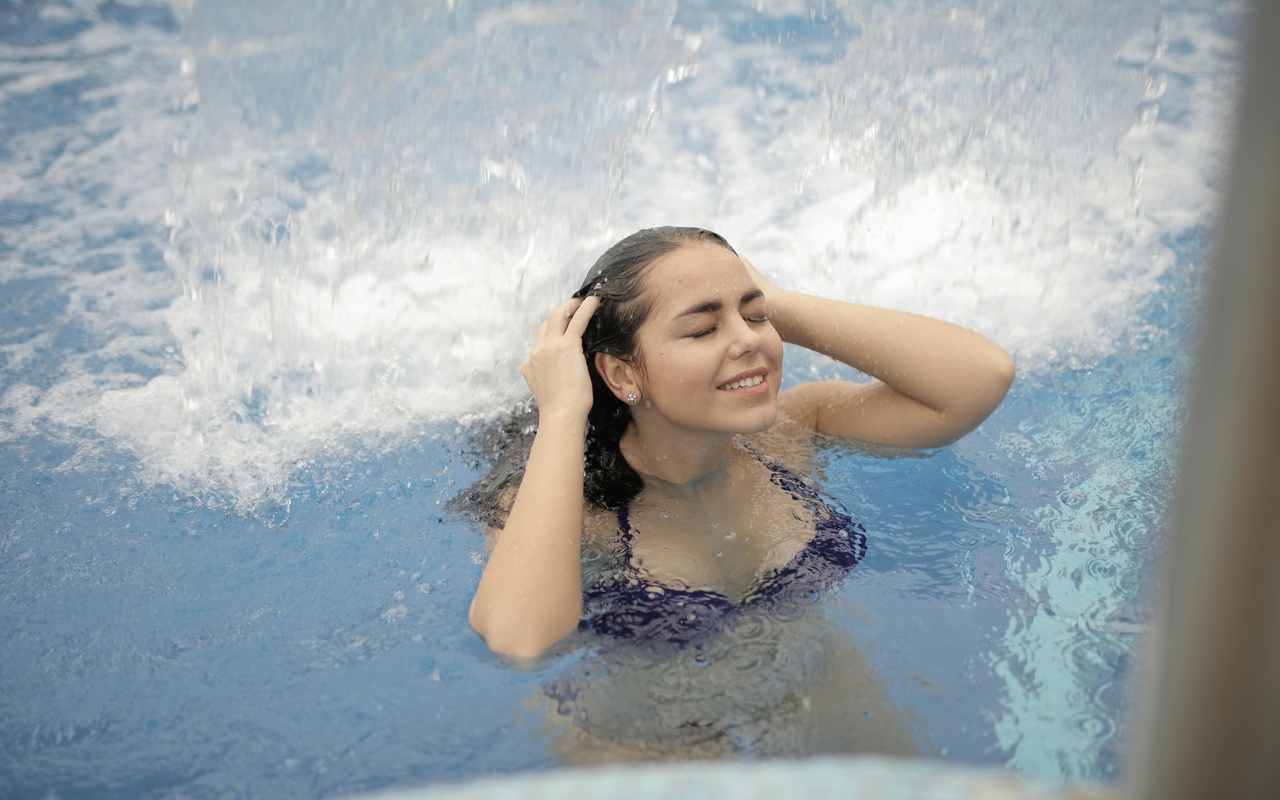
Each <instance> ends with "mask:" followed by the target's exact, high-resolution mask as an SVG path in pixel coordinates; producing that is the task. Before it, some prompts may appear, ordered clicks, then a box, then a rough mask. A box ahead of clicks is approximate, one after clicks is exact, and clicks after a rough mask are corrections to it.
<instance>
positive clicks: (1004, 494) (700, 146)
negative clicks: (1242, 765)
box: [0, 0, 1244, 798]
mask: <svg viewBox="0 0 1280 800" xmlns="http://www.w3.org/2000/svg"><path fill="white" fill-rule="evenodd" d="M350 5H351V4H346V3H339V2H301V1H299V2H283V3H274V4H261V3H248V2H238V1H235V0H233V1H231V2H216V3H215V2H198V0H175V2H173V3H172V4H168V5H166V4H160V3H148V2H130V3H121V2H87V1H86V2H75V1H74V0H68V1H67V2H48V3H7V4H0V131H3V136H2V137H0V175H2V176H3V180H2V181H0V364H3V371H2V372H0V443H2V447H0V631H2V632H0V741H2V742H3V746H2V747H0V794H3V795H4V796H6V797H45V796H57V797H62V798H69V797H94V798H104V797H121V798H123V797H129V798H137V797H175V796H182V797H237V796H254V797H257V796H267V797H272V796H310V795H314V796H334V795H340V794H344V793H350V792H356V791H364V790H372V789H379V788H384V787H393V786H408V785H415V784H421V783H435V782H442V781H452V780H458V779H463V778H467V777H472V776H479V775H486V774H491V773H495V772H515V771H519V770H526V769H546V768H551V767H553V766H555V765H556V763H557V762H556V759H555V757H554V756H553V754H552V752H551V740H550V738H549V737H548V736H547V735H546V734H545V732H544V731H543V729H542V725H543V720H542V719H541V718H540V717H539V716H538V715H537V714H535V713H532V712H530V711H529V710H528V708H527V705H528V703H527V701H528V699H529V697H530V696H532V695H534V694H536V693H537V691H538V687H540V686H542V685H543V684H544V683H546V682H547V681H549V680H551V679H553V678H554V677H555V676H557V675H561V674H563V673H564V672H565V671H566V670H570V669H572V668H573V666H574V665H575V664H576V663H577V662H578V661H579V660H580V659H581V658H582V657H583V656H582V654H581V652H579V651H574V652H568V653H564V654H561V655H559V656H557V657H555V658H553V659H551V660H550V661H549V662H548V663H547V664H545V665H543V666H542V667H541V668H539V669H533V670H518V669H513V668H510V667H508V666H506V665H504V664H502V663H501V662H500V661H498V660H497V659H495V658H494V657H493V656H492V655H491V654H489V652H488V651H487V649H486V648H485V647H484V645H483V643H481V642H480V641H479V640H478V639H477V638H476V637H475V636H474V634H472V633H471V632H470V630H469V629H468V628H467V626H466V609H467V604H468V603H469V601H470V597H471V593H472V592H473V590H474V587H475V584H476V581H477V580H478V576H479V572H480V563H481V562H482V552H483V543H482V540H481V536H480V533H479V532H478V530H476V528H475V527H474V526H473V525H472V524H471V523H470V522H469V521H468V520H467V519H465V518H464V517H463V516H461V515H460V514H458V513H456V512H453V511H451V510H450V509H448V508H446V505H447V504H448V502H449V500H450V499H451V498H452V497H454V496H455V495H456V494H457V493H458V491H459V490H460V489H461V488H462V487H464V486H466V485H467V484H468V483H470V482H471V481H472V480H474V479H475V478H476V477H477V476H478V475H479V474H481V472H482V471H483V469H484V466H485V465H484V463H483V460H482V459H481V458H478V457H477V455H476V454H475V453H473V452H472V451H471V449H470V448H469V446H468V443H469V435H470V434H471V433H473V432H474V431H476V430H478V429H479V428H480V427H481V426H482V425H483V422H484V420H485V419H486V418H488V417H489V416H491V415H492V414H493V413H495V412H496V410H498V409H502V408H506V407H508V406H509V405H510V404H511V403H512V402H514V401H515V400H517V399H519V398H520V396H521V394H522V384H521V382H520V380H519V375H518V365H519V362H520V360H521V359H522V358H523V354H524V352H525V351H526V349H527V346H528V342H529V339H530V336H531V334H532V331H533V330H534V328H535V327H536V321H537V320H538V319H539V318H540V317H541V316H543V315H544V314H545V312H546V310H547V309H549V308H551V307H552V306H553V305H555V303H556V302H557V301H558V298H560V297H562V296H563V295H565V294H566V293H567V292H568V291H569V290H570V288H572V286H575V285H576V281H577V279H578V278H579V277H580V274H581V273H582V272H583V271H584V270H585V267H586V266H587V265H588V264H589V263H590V261H591V260H592V259H593V258H594V256H595V255H596V254H597V253H598V252H599V251H600V250H602V249H603V248H604V247H605V246H607V244H608V243H610V242H611V241H612V240H614V239H616V238H618V237H619V236H621V235H623V234H625V233H627V232H629V231H631V230H633V229H635V228H638V227H641V226H644V225H649V224H662V223H669V222H675V223H678V224H698V225H705V226H707V227H710V228H713V229H715V230H718V231H720V232H722V233H724V234H725V235H726V236H727V237H728V238H729V239H730V241H731V242H733V243H734V244H735V246H736V247H738V249H739V250H740V251H742V252H744V253H746V254H748V255H749V256H750V257H751V258H752V260H753V261H755V262H756V263H757V264H759V265H761V267H762V268H764V269H765V270H766V271H767V272H769V273H770V274H772V275H773V276H774V277H775V278H776V279H777V280H778V281H779V282H781V283H784V284H788V285H792V286H795V287H796V288H800V289H805V290H810V291H820V292H822V293H825V294H830V295H832V296H837V297H842V298H847V299H852V300H856V301H860V302H868V303H873V304H880V305H886V306H891V307H897V308H904V309H907V310H912V311H918V312H922V313H928V314H933V315H936V316H940V317H943V318H946V319H949V320H952V321H955V322H958V323H961V324H965V325H969V326H972V327H974V328H976V329H978V330H980V331H982V332H984V333H987V334H988V335H990V336H992V337H993V338H995V339H996V340H997V341H1000V342H1001V343H1003V344H1005V345H1006V346H1007V347H1008V349H1009V350H1010V351H1011V352H1012V353H1013V355H1014V357H1015V360H1016V361H1017V362H1018V365H1019V378H1018V380H1017V381H1016V382H1015V384H1014V387H1013V389H1012V391H1011V393H1010V396H1009V398H1008V399H1007V400H1006V402H1005V403H1004V405H1003V406H1001V408H1000V409H999V410H998V411H997V412H996V413H995V414H994V415H993V416H992V417H991V418H990V419H989V420H988V421H987V422H986V423H984V425H983V426H982V427H981V428H979V429H978V431H976V432H975V433H973V434H972V435H970V436H969V437H966V438H965V439H964V440H962V441H961V442H959V443H957V444H956V445H953V446H952V447H949V448H945V449H942V450H940V451H937V452H932V453H927V454H921V455H918V456H903V455H900V454H885V453H874V452H864V451H858V450H854V449H848V448H839V447H833V448H830V449H829V450H828V451H826V452H825V453H824V455H823V458H822V463H821V464H820V469H819V478H820V480H821V482H822V483H823V485H824V487H825V488H826V490H827V491H829V492H830V493H831V494H833V495H834V496H836V497H838V498H840V500H841V501H842V502H843V503H844V505H845V506H846V507H847V508H848V509H850V511H851V512H852V513H853V514H854V515H855V516H856V517H857V518H858V519H860V520H861V521H862V522H863V523H864V524H865V525H866V527H867V529H868V532H869V538H870V550H869V553H868V556H867V558H866V560H865V561H864V562H863V563H862V564H860V565H859V567H858V568H857V569H856V570H855V571H854V572H853V573H852V574H851V575H850V577H849V579H848V580H847V581H846V582H845V584H844V586H843V587H842V589H841V591H839V592H838V593H836V594H835V595H833V596H831V597H829V598H826V600H825V601H824V603H825V605H826V611H827V613H828V614H829V615H830V616H831V617H832V618H833V619H834V620H835V621H836V622H837V624H838V625H839V626H840V627H841V628H842V629H844V630H846V631H847V632H848V635H849V636H850V637H852V638H853V639H854V640H856V641H857V643H858V644H859V646H860V647H861V649H862V650H863V652H864V653H865V654H866V655H867V658H868V659H869V661H870V662H871V663H872V665H873V666H874V668H875V670H876V672H877V674H878V675H879V676H880V677H881V679H882V680H883V681H884V683H885V686H886V691H887V693H888V694H889V695H890V696H891V697H892V698H893V700H894V702H896V703H897V704H898V705H900V706H901V707H903V708H905V709H908V710H909V712H910V715H911V719H912V720H913V725H914V730H913V733H914V735H915V736H916V737H917V738H918V739H919V740H920V741H921V742H923V743H927V745H928V747H929V749H932V750H935V751H937V752H938V754H939V755H940V757H942V758H945V759H949V760H952V761H955V762H959V763H965V764H979V765H1000V766H1006V767H1008V768H1011V769H1012V770H1014V771H1016V772H1019V773H1021V774H1024V775H1027V776H1030V777H1034V778H1037V779H1046V780H1050V781H1060V780H1109V779H1113V778H1115V777H1116V776H1117V775H1118V773H1119V772H1120V771H1121V770H1123V768H1124V765H1125V742H1126V738H1127V736H1128V735H1129V733H1130V725H1129V713H1128V712H1129V707H1130V706H1131V704H1132V701H1133V699H1134V697H1133V695H1134V690H1135V688H1136V687H1135V685H1134V683H1135V680H1134V679H1135V675H1136V670H1137V669H1138V667H1139V661H1140V659H1141V648H1142V644H1143V642H1144V639H1145V634H1146V633H1147V631H1148V626H1149V624H1150V620H1151V605H1152V597H1153V595H1154V593H1155V590H1156V585H1157V583H1158V569H1159V563H1160V553H1161V548H1162V533H1163V530H1164V528H1165V523H1166V515H1167V508H1168V499H1169V494H1170V491H1171V486H1172V480H1173V474H1174V470H1175V466H1176V460H1177V457H1178V446H1179V439H1178V433H1179V430H1180V428H1181V424H1182V419H1183V414H1184V404H1183V393H1184V391H1185V389H1186V387H1187V384H1188V380H1189V376H1190V372H1191V369H1192V366H1191V363H1192V358H1193V355H1194V342H1195V320H1196V316H1197V311H1198V307H1199V303H1200V295H1201V282H1202V278H1203V275H1204V270H1205V267H1206V264H1207V260H1208V257H1209V251H1210V247H1211V239H1212V231H1213V212H1214V208H1215V204H1216V201H1217V193H1218V190H1219V182H1220V178H1221V176H1222V175H1223V172H1224V169H1223V162H1224V159H1225V157H1226V154H1227V142H1228V140H1229V133H1230V109H1231V98H1232V94H1233V90H1234V85H1235V82H1236V79H1237V74H1236V73H1237V69H1238V43H1237V31H1238V29H1239V28H1240V26H1241V24H1242V23H1241V21H1242V17H1243V16H1244V10H1243V4H1242V3H1219V2H1211V0H1172V1H1171V2H1165V3H1156V2H1153V1H1151V2H1149V1H1147V0H1131V2H1125V3H1115V2H1109V1H1104V0H1096V2H1088V1H1087V0H1078V2H1072V3H1064V4H1055V7H1054V8H1053V9H1052V10H1050V9H1049V8H1048V7H1047V6H1044V7H1041V4H1024V5H1022V6H1014V7H1004V6H992V5H990V4H987V3H982V2H977V1H976V0H974V1H973V2H959V3H948V4H935V3H929V2H916V1H915V0H895V2H893V3H888V4H885V3H878V2H870V0H866V1H865V2H860V1H858V0H844V1H843V2H834V1H831V2H814V3H806V2H777V3H761V4H756V3H754V2H753V3H736V2H730V0H716V1H715V2H684V3H678V4H677V3H668V2H645V1H644V0H637V1H636V2H630V3H624V4H608V5H607V7H605V6H604V5H603V4H602V5H601V6H600V7H597V5H596V4H574V3H550V2H548V3H509V2H463V1H462V0H450V1H449V2H438V3H431V2H391V3H383V4H379V5H378V6H377V9H376V14H374V12H373V9H372V7H370V8H367V9H365V8H351V7H349V6H350ZM787 358H788V365H787V380H800V379H804V378H807V377H811V376H825V375H833V374H846V373H847V370H844V369H843V368H841V367H838V366H836V365H833V364H830V363H828V362H825V361H824V360H822V359H819V358H815V357H811V356H809V355H808V354H806V353H803V352H800V351H793V350H789V351H788V356H787Z"/></svg>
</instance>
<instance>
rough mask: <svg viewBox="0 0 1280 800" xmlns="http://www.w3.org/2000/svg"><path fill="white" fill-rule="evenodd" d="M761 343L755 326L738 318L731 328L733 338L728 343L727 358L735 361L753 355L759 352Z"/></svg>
mask: <svg viewBox="0 0 1280 800" xmlns="http://www.w3.org/2000/svg"><path fill="white" fill-rule="evenodd" d="M761 341H762V339H761V337H760V331H759V330H758V329H757V326H755V325H752V324H750V323H749V322H747V321H746V320H745V319H742V318H738V321H737V323H735V324H734V326H733V338H732V340H731V341H730V343H729V357H730V358H731V359H734V360H735V361H736V360H737V359H740V358H742V357H744V356H750V355H754V354H755V353H756V352H758V351H759V350H760V343H761Z"/></svg>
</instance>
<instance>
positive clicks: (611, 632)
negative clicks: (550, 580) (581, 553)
mask: <svg viewBox="0 0 1280 800" xmlns="http://www.w3.org/2000/svg"><path fill="white" fill-rule="evenodd" d="M743 444H744V446H745V447H746V448H747V450H748V451H750V452H751V453H752V454H753V455H755V456H756V458H758V459H759V460H760V462H761V463H762V464H764V465H765V466H766V467H767V468H768V469H769V477H770V480H772V482H773V483H774V485H776V486H778V487H780V488H781V489H783V490H784V491H786V492H787V493H788V494H790V495H791V497H792V498H793V499H795V500H798V501H800V502H802V503H804V504H805V505H806V506H807V507H808V508H809V509H810V510H811V511H812V512H813V513H814V516H815V518H816V520H817V522H816V523H815V525H814V535H813V538H812V539H810V540H809V542H808V544H806V545H805V546H804V548H803V549H801V550H800V552H798V553H796V555H795V556H794V557H793V558H792V559H791V560H790V561H789V562H787V564H786V565H784V566H782V567H781V568H779V569H777V570H775V571H773V572H772V573H771V574H769V575H768V576H767V577H764V578H761V579H760V580H759V581H758V582H757V585H756V586H755V587H754V588H753V589H752V590H751V591H750V592H749V593H748V594H747V595H746V597H744V598H743V599H742V600H740V601H739V602H738V603H736V604H735V603H733V602H732V601H730V600H729V598H728V597H726V596H725V595H723V594H721V593H720V592H715V591H711V590H708V589H687V588H679V587H675V586H668V585H666V584H662V583H658V582H656V581H653V580H652V579H648V578H646V577H644V576H643V575H642V573H641V571H640V570H639V569H637V568H636V567H635V565H634V564H633V562H632V558H631V555H632V553H631V548H632V541H633V539H634V535H633V534H632V532H631V524H630V521H629V519H628V512H627V509H626V507H623V508H621V509H619V511H618V530H619V547H618V548H617V550H616V552H615V559H616V562H615V564H616V568H615V569H613V570H610V571H607V573H606V574H605V575H603V576H601V577H600V578H599V579H597V580H596V581H594V582H593V583H592V584H590V585H589V586H587V588H586V590H585V591H584V594H583V601H584V607H585V609H586V613H585V614H584V616H583V619H582V621H581V622H580V624H579V626H578V627H579V629H580V630H586V631H592V632H595V633H598V634H602V635H604V636H608V637H612V638H620V639H630V640H633V641H634V640H642V641H647V642H651V643H666V644H669V645H677V646H679V647H684V646H685V645H687V644H689V643H690V642H692V641H694V640H695V639H698V638H700V637H703V636H705V635H707V634H710V633H713V632H716V631H720V630H722V629H723V628H724V626H725V625H726V624H727V623H728V622H729V621H730V620H731V619H732V618H734V617H735V616H736V615H741V614H743V613H744V612H747V611H754V610H759V611H761V612H764V613H767V614H769V615H770V616H772V617H774V618H778V617H785V616H790V615H798V614H799V613H802V611H803V607H805V606H810V605H813V604H814V603H815V602H817V600H818V599H819V597H820V596H821V594H822V591H823V590H826V589H829V588H830V587H832V586H834V585H835V584H837V583H839V581H840V580H842V579H843V578H844V576H845V575H846V574H847V573H848V572H849V570H851V569H853V568H854V567H855V566H856V565H857V564H858V562H859V561H861V560H862V558H863V556H865V555H866V552H867V536H866V529H865V528H864V527H863V526H862V524H861V523H859V522H857V521H855V520H854V519H853V518H852V517H850V516H849V515H848V514H847V513H845V512H844V510H842V509H840V508H839V507H836V506H832V505H831V504H829V503H827V502H826V501H824V500H823V499H822V497H821V496H820V495H819V494H818V491H817V489H816V488H815V487H814V486H813V485H812V484H810V483H809V482H807V481H805V480H804V479H803V478H801V477H800V476H799V475H797V474H796V473H795V472H793V471H792V470H790V469H788V468H787V467H785V466H784V465H782V464H781V463H779V462H777V461H774V460H773V459H771V458H770V457H768V456H766V455H765V454H764V453H762V452H760V451H759V450H758V449H756V448H755V447H753V446H752V445H750V444H747V443H745V442H744V443H743Z"/></svg>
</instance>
